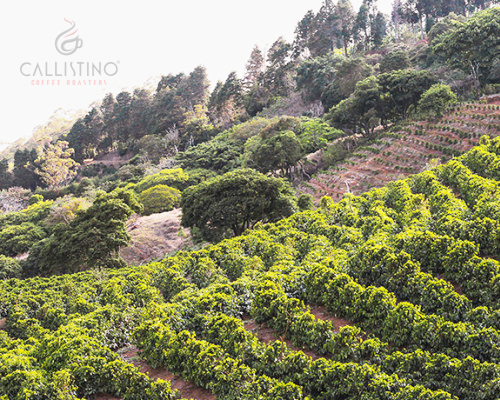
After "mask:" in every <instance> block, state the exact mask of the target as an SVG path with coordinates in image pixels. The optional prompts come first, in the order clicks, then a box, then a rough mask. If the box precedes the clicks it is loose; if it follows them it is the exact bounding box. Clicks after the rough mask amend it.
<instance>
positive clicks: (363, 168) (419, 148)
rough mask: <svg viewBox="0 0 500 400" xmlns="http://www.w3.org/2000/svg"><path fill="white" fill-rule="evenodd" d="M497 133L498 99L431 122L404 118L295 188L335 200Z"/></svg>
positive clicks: (448, 156)
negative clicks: (386, 131) (398, 123)
mask: <svg viewBox="0 0 500 400" xmlns="http://www.w3.org/2000/svg"><path fill="white" fill-rule="evenodd" d="M499 134H500V100H498V99H497V98H495V99H492V100H491V103H489V104H484V103H468V104H463V105H460V106H454V107H452V108H451V109H450V110H449V111H448V113H446V114H445V115H444V116H443V117H442V118H440V119H438V120H436V121H420V122H407V123H406V124H405V125H404V126H402V127H401V126H398V127H397V128H396V129H391V132H390V133H389V134H386V135H382V136H381V137H380V138H379V139H376V140H375V141H374V142H373V143H372V144H370V145H368V146H365V147H361V148H358V149H356V151H355V153H354V154H352V156H350V157H349V158H347V159H346V160H345V161H344V162H341V163H339V164H337V165H335V166H334V167H331V168H330V169H328V170H326V171H323V172H319V173H317V174H315V175H314V176H313V178H312V179H311V180H309V181H308V182H306V183H304V184H302V185H301V186H300V190H301V191H304V192H307V193H310V194H312V195H313V196H314V197H315V198H316V199H317V200H319V199H320V198H321V197H322V196H325V195H327V196H331V197H333V199H334V200H340V199H341V198H342V195H343V194H344V193H347V192H351V193H354V194H360V193H363V192H366V191H367V190H369V189H371V188H374V187H382V186H384V185H386V184H387V183H388V182H390V181H393V180H395V179H401V178H404V177H405V176H408V175H409V174H414V173H419V172H421V171H423V170H424V169H425V168H426V167H427V165H428V163H429V161H430V160H432V159H438V160H439V161H440V162H441V161H447V160H449V159H451V158H452V157H454V156H458V155H460V154H462V153H464V152H465V151H468V150H469V149H470V148H471V147H473V146H475V145H477V144H478V143H479V138H480V137H481V136H483V135H490V136H492V137H495V136H497V135H499Z"/></svg>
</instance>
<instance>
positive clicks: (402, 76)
mask: <svg viewBox="0 0 500 400" xmlns="http://www.w3.org/2000/svg"><path fill="white" fill-rule="evenodd" d="M378 83H379V85H380V90H381V93H382V95H383V97H384V100H385V110H386V113H387V114H388V115H393V116H396V117H401V118H403V119H405V118H406V115H407V113H408V109H409V108H410V106H416V105H417V103H418V101H419V100H420V96H422V94H423V93H424V92H425V91H426V90H427V89H429V88H430V87H431V86H432V85H433V84H434V83H436V78H435V77H434V76H433V75H432V74H431V73H430V72H429V71H417V70H413V69H402V70H398V71H392V72H388V73H384V74H380V75H379V76H378Z"/></svg>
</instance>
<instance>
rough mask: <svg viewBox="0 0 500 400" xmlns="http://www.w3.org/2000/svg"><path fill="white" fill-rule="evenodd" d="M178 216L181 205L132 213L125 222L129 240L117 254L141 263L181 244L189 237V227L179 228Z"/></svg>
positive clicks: (179, 216) (131, 262)
mask: <svg viewBox="0 0 500 400" xmlns="http://www.w3.org/2000/svg"><path fill="white" fill-rule="evenodd" d="M181 217H182V211H181V209H180V208H176V209H174V210H172V211H167V212H163V213H158V214H152V215H148V216H144V217H142V216H135V217H132V218H131V219H130V220H129V221H128V223H127V232H128V233H129V235H130V236H131V240H130V244H129V246H128V247H125V248H122V249H121V250H120V255H121V256H122V257H123V259H124V260H125V261H126V262H127V263H128V264H130V265H140V264H145V263H148V262H149V261H152V260H157V259H160V258H163V257H165V256H166V255H168V254H169V253H171V252H174V251H176V250H180V249H182V248H184V247H185V246H187V245H188V244H190V243H191V240H190V235H189V229H187V228H181V225H180V220H181Z"/></svg>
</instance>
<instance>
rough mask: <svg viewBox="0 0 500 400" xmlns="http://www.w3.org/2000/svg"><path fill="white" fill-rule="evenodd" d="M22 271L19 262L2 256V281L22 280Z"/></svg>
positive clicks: (0, 276) (0, 259)
mask: <svg viewBox="0 0 500 400" xmlns="http://www.w3.org/2000/svg"><path fill="white" fill-rule="evenodd" d="M22 271H23V270H22V268H21V265H20V264H19V261H17V260H16V259H14V258H10V257H6V256H3V255H0V279H10V278H20V277H21V273H22Z"/></svg>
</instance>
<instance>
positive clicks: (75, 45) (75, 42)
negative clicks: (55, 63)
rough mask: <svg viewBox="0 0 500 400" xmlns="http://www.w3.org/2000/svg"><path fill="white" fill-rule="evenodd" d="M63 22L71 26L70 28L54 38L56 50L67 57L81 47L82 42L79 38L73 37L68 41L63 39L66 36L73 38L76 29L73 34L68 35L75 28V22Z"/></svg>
mask: <svg viewBox="0 0 500 400" xmlns="http://www.w3.org/2000/svg"><path fill="white" fill-rule="evenodd" d="M64 20H65V21H66V22H67V23H69V24H71V27H70V28H69V29H67V30H65V31H63V32H62V33H61V34H59V36H57V38H56V50H57V51H58V52H59V53H61V54H62V55H63V56H69V55H71V54H73V53H74V52H75V51H77V50H78V49H79V48H80V47H82V46H83V40H82V39H80V37H79V36H75V37H73V38H70V39H65V38H67V37H68V36H73V35H74V34H75V33H76V32H77V31H78V29H75V31H74V32H72V33H69V32H71V31H72V30H73V28H75V22H74V21H68V20H67V19H66V18H64Z"/></svg>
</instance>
